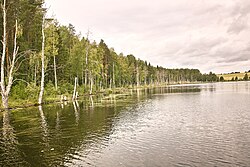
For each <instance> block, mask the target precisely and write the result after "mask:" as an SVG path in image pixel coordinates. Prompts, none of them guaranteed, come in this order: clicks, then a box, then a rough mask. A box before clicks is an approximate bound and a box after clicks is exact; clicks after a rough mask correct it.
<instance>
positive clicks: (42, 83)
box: [38, 16, 45, 105]
mask: <svg viewBox="0 0 250 167" xmlns="http://www.w3.org/2000/svg"><path fill="white" fill-rule="evenodd" d="M44 27H45V16H44V17H43V25H42V37H43V38H42V39H43V40H42V55H41V61H42V76H41V90H40V93H39V98H38V104H39V105H41V104H42V101H43V92H44V77H45V75H44V71H45V62H44V61H45V60H44V59H45V57H44V45H45V34H44Z"/></svg>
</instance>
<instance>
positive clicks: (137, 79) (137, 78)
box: [136, 64, 140, 87]
mask: <svg viewBox="0 0 250 167" xmlns="http://www.w3.org/2000/svg"><path fill="white" fill-rule="evenodd" d="M139 77H140V76H139V67H138V64H137V65H136V86H137V87H139V86H140V81H139Z"/></svg>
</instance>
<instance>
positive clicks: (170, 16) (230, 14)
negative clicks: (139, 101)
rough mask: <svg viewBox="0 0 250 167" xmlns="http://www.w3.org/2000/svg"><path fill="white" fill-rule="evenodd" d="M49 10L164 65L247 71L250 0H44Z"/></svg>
mask: <svg viewBox="0 0 250 167" xmlns="http://www.w3.org/2000/svg"><path fill="white" fill-rule="evenodd" d="M46 4H47V7H50V9H49V11H50V12H49V13H50V14H51V13H54V15H55V17H56V18H57V19H58V21H59V22H60V23H61V24H63V25H68V24H69V23H71V24H73V25H74V26H75V28H76V30H77V31H78V32H81V33H82V34H83V35H84V36H85V33H86V32H87V30H88V29H90V31H91V32H92V35H91V38H92V40H96V41H97V42H99V40H100V39H104V41H105V43H106V44H107V45H108V46H109V47H113V48H114V49H115V51H116V52H117V53H120V52H123V53H124V54H125V55H126V54H133V55H134V56H135V57H137V58H140V59H143V60H147V61H149V62H151V64H153V65H160V66H163V67H166V68H198V69H200V70H201V72H209V71H213V72H216V73H224V72H231V71H246V70H250V27H249V26H250V22H249V21H250V14H249V13H250V0H70V1H69V0H46Z"/></svg>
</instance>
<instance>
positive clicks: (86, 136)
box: [0, 82, 250, 167]
mask: <svg viewBox="0 0 250 167" xmlns="http://www.w3.org/2000/svg"><path fill="white" fill-rule="evenodd" d="M0 119H1V122H0V128H1V129H0V130H1V131H0V166H97V167H99V166H100V167H118V166H121V167H123V166H124V167H132V166H136V167H141V166H147V167H151V166H152V167H155V166H158V167H161V166H178V167H181V166H203V167H206V166H207V167H210V166H242V167H243V166H249V165H250V82H232V83H230V82H227V83H211V84H194V85H178V86H168V87H162V88H152V89H145V90H137V91H136V90H135V91H131V93H129V94H127V95H126V96H121V95H117V96H109V97H104V96H95V97H85V98H83V99H81V100H79V101H78V102H75V103H63V104H60V103H58V104H53V105H47V106H43V107H40V108H38V107H35V108H27V109H20V110H16V111H11V112H2V113H1V115H0Z"/></svg>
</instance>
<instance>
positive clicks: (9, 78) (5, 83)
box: [1, 0, 18, 109]
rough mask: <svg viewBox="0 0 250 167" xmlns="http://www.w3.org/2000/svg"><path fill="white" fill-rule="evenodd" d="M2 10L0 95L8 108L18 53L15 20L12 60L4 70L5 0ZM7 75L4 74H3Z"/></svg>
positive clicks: (4, 105) (5, 48)
mask: <svg viewBox="0 0 250 167" xmlns="http://www.w3.org/2000/svg"><path fill="white" fill-rule="evenodd" d="M2 10H3V40H2V45H3V50H2V57H1V95H2V105H3V107H4V108H5V109H8V107H9V102H8V100H9V94H10V90H11V87H12V84H13V73H14V67H15V62H16V56H17V53H18V46H17V41H16V39H17V20H16V24H15V36H14V47H13V55H12V60H11V61H9V64H7V66H9V68H7V69H6V70H7V71H5V66H6V63H5V59H6V51H7V28H6V27H7V10H6V0H3V4H2ZM6 73H7V75H6V76H5V74H6Z"/></svg>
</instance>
